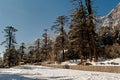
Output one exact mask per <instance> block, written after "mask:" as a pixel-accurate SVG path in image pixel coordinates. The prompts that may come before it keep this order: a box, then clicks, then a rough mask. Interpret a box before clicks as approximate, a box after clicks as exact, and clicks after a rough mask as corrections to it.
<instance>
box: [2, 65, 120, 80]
mask: <svg viewBox="0 0 120 80" xmlns="http://www.w3.org/2000/svg"><path fill="white" fill-rule="evenodd" d="M0 80H120V74H117V73H106V72H90V71H80V70H71V69H58V68H50V67H45V66H33V65H23V66H18V67H14V68H10V69H0Z"/></svg>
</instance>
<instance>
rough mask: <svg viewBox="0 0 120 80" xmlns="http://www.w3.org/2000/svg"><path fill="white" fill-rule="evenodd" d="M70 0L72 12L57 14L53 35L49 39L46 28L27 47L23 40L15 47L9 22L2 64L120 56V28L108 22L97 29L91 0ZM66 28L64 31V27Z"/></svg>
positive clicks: (13, 35) (9, 65) (13, 33)
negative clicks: (73, 6)
mask: <svg viewBox="0 0 120 80" xmlns="http://www.w3.org/2000/svg"><path fill="white" fill-rule="evenodd" d="M84 1H85V4H83V2H82V0H71V2H72V3H73V5H75V8H74V10H73V12H72V14H71V16H69V17H67V16H64V15H63V16H58V17H57V19H56V21H55V22H54V24H53V26H52V27H51V29H52V30H54V31H55V34H56V37H55V39H52V38H51V37H50V36H49V34H48V29H45V30H44V33H43V34H42V38H39V39H37V40H36V41H35V43H34V45H31V46H29V47H26V46H25V43H22V44H21V45H20V47H19V48H18V49H16V48H15V44H16V39H15V32H16V31H17V29H15V28H14V27H12V26H8V27H6V28H5V29H4V31H5V32H6V35H5V37H6V40H5V41H4V42H3V43H2V44H4V43H6V44H7V46H6V47H7V48H6V51H5V53H4V58H3V59H4V60H3V64H4V66H8V67H11V66H15V65H19V64H22V63H24V64H27V63H29V64H40V63H41V62H44V61H50V62H58V63H61V62H63V61H66V60H71V59H73V60H75V59H76V60H77V59H80V60H81V61H80V64H83V63H84V62H86V61H95V62H96V61H98V60H99V59H100V58H104V59H108V58H117V57H120V50H119V49H120V30H119V29H115V28H114V29H113V28H110V27H109V26H108V27H107V26H103V27H102V26H101V28H100V29H99V30H96V25H95V21H96V20H95V14H94V13H93V10H92V5H91V0H84ZM66 26H68V27H69V30H68V31H66V30H65V27H66Z"/></svg>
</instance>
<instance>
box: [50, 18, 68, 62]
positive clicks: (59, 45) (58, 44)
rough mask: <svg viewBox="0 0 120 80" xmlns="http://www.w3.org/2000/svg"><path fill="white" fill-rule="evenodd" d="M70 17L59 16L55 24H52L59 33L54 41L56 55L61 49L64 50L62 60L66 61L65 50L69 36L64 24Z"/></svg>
mask: <svg viewBox="0 0 120 80" xmlns="http://www.w3.org/2000/svg"><path fill="white" fill-rule="evenodd" d="M67 22H68V18H67V16H59V17H58V18H57V19H56V21H55V23H54V25H53V26H52V29H55V30H56V31H57V32H58V33H59V35H58V36H57V37H56V40H55V43H54V53H55V55H56V57H57V56H58V55H59V51H60V52H61V51H62V61H65V52H64V50H65V49H66V47H67V46H66V43H68V45H69V42H68V37H67V34H66V32H65V30H64V26H65V25H66V24H67Z"/></svg>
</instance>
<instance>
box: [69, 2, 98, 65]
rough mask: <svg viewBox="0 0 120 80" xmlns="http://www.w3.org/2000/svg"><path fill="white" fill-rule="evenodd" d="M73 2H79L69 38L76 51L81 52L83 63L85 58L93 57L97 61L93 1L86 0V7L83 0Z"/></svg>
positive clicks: (73, 16)
mask: <svg viewBox="0 0 120 80" xmlns="http://www.w3.org/2000/svg"><path fill="white" fill-rule="evenodd" d="M73 2H76V3H78V6H77V8H76V10H75V12H74V13H73V14H72V21H71V24H70V31H69V40H70V43H71V46H72V48H73V50H74V53H77V54H80V59H81V63H83V60H87V59H90V60H92V59H93V57H94V59H95V61H96V60H97V55H96V41H95V32H94V30H95V26H94V23H93V20H94V19H93V14H92V9H91V4H90V2H91V1H90V0H86V7H84V5H83V3H82V0H73Z"/></svg>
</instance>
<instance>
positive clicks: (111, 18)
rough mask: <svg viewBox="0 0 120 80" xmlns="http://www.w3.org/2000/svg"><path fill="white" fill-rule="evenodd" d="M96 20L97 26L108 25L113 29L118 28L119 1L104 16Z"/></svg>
mask: <svg viewBox="0 0 120 80" xmlns="http://www.w3.org/2000/svg"><path fill="white" fill-rule="evenodd" d="M97 21H98V22H97V25H96V26H97V27H101V26H104V27H105V26H108V27H111V28H113V29H116V28H117V29H118V28H119V27H120V3H119V4H118V5H117V6H116V7H115V8H114V9H112V10H111V11H110V12H109V13H108V14H107V15H106V16H103V17H98V18H97Z"/></svg>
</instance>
